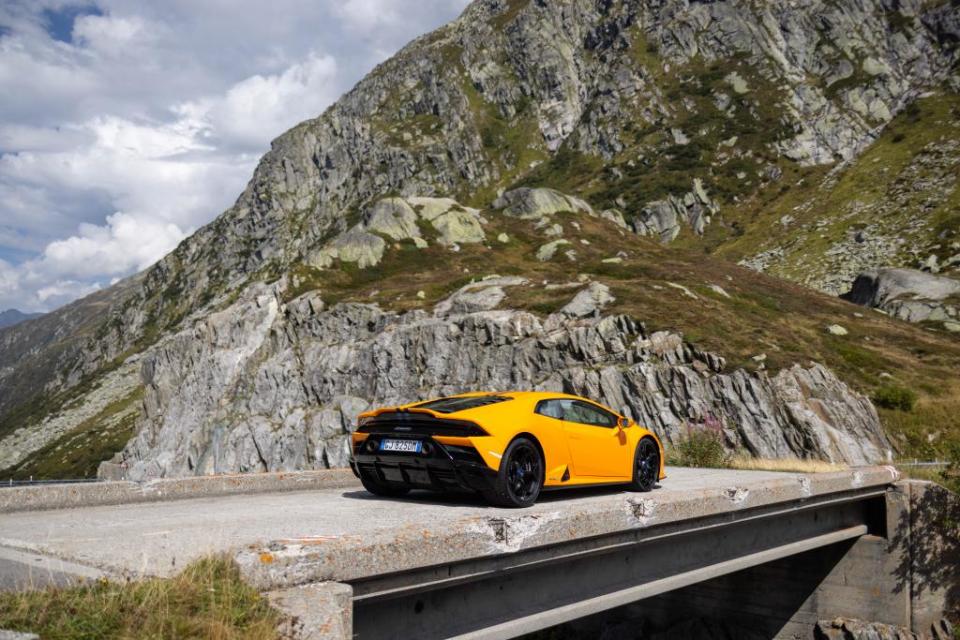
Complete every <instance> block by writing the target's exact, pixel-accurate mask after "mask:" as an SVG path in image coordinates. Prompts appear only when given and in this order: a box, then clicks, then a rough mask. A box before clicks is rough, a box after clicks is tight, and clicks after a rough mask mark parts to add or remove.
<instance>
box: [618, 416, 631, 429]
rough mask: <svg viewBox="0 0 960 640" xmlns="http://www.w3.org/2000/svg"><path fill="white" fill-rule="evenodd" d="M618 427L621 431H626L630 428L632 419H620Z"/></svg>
mask: <svg viewBox="0 0 960 640" xmlns="http://www.w3.org/2000/svg"><path fill="white" fill-rule="evenodd" d="M617 426H618V427H620V428H621V429H626V428H627V427H629V426H630V418H620V419H618V420H617Z"/></svg>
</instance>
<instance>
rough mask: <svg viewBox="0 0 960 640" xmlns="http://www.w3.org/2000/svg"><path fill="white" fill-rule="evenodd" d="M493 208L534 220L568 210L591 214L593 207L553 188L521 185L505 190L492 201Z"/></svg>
mask: <svg viewBox="0 0 960 640" xmlns="http://www.w3.org/2000/svg"><path fill="white" fill-rule="evenodd" d="M493 208H494V209H499V210H501V211H502V212H503V213H504V214H506V215H508V216H512V217H514V218H521V219H524V220H534V219H536V218H542V217H544V216H550V215H553V214H555V213H561V212H564V211H570V212H574V213H581V212H582V213H587V214H590V215H593V208H592V207H591V206H590V205H589V204H587V203H586V202H584V201H583V200H581V199H580V198H576V197H574V196H568V195H565V194H563V193H560V192H559V191H555V190H554V189H531V188H527V187H522V188H520V189H513V190H511V191H507V192H506V193H504V194H503V195H502V196H500V197H499V198H497V199H496V200H495V201H494V202H493Z"/></svg>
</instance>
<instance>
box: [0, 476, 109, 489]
mask: <svg viewBox="0 0 960 640" xmlns="http://www.w3.org/2000/svg"><path fill="white" fill-rule="evenodd" d="M93 482H101V480H100V479H98V478H66V479H61V480H34V479H33V478H31V479H29V480H14V479H13V478H8V479H7V480H0V489H2V488H4V487H8V488H9V487H29V486H32V485H45V484H89V483H93Z"/></svg>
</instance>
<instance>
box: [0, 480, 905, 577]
mask: <svg viewBox="0 0 960 640" xmlns="http://www.w3.org/2000/svg"><path fill="white" fill-rule="evenodd" d="M895 479H896V478H895V472H894V471H893V470H892V469H890V468H887V467H872V468H862V469H855V470H851V471H845V472H838V473H829V474H807V475H803V474H797V473H772V472H758V471H728V470H706V469H683V468H671V469H668V478H667V479H666V480H664V481H663V482H662V483H661V484H662V486H661V487H660V488H658V489H656V490H655V491H653V492H651V493H646V494H639V493H630V492H626V491H624V490H623V489H622V488H605V489H599V488H598V489H591V490H576V491H560V492H554V493H549V494H546V495H544V497H543V498H542V500H541V501H540V502H539V503H538V504H537V505H535V506H534V507H532V508H530V509H524V510H508V509H497V508H492V507H488V506H486V505H485V504H483V503H482V502H481V501H480V500H477V499H472V498H470V497H463V496H458V497H449V498H447V497H437V496H434V495H431V494H427V493H421V494H411V496H410V497H409V498H406V499H402V500H397V499H392V500H387V499H380V498H374V497H372V496H370V495H369V494H367V493H366V492H364V491H363V489H362V488H361V487H360V486H359V484H356V485H351V486H347V487H345V488H335V489H323V490H315V491H291V492H283V493H260V494H253V495H230V496H220V497H204V498H194V499H180V500H172V501H168V502H153V503H140V504H119V505H111V506H94V507H85V508H69V509H57V510H48V511H22V512H14V513H7V514H4V515H3V516H2V517H0V575H7V576H10V575H25V574H29V573H30V572H24V571H23V567H22V566H21V567H19V568H18V569H17V571H14V570H13V567H14V565H16V564H17V563H20V564H21V565H30V566H34V567H37V566H42V567H44V569H42V570H40V571H34V572H33V575H31V576H30V579H31V580H32V581H33V582H34V583H38V584H42V583H43V582H44V576H43V573H44V571H47V572H49V570H50V568H51V565H50V563H49V562H47V563H44V562H42V561H41V560H40V559H42V558H58V559H61V560H64V561H67V563H68V564H67V565H65V566H63V567H59V568H58V570H61V569H62V570H63V571H65V572H67V573H75V574H82V573H83V572H82V571H80V570H77V567H78V566H79V567H88V568H91V569H96V570H100V571H103V572H105V573H106V574H108V575H110V574H112V575H133V576H137V575H158V576H167V575H171V574H174V573H176V572H178V571H180V570H181V569H182V568H183V567H184V566H185V565H186V564H188V563H189V562H190V561H192V560H194V559H196V558H198V557H201V556H203V555H205V554H210V553H216V552H226V553H233V554H235V555H236V557H237V558H238V561H239V562H240V564H241V566H242V567H243V569H244V571H245V573H246V575H247V576H248V578H249V579H250V580H251V581H253V582H254V583H255V584H257V585H258V586H260V587H262V588H264V589H269V588H276V587H284V586H290V585H296V584H303V583H305V582H311V581H317V580H340V581H358V580H361V581H362V580H363V579H364V578H368V577H370V576H375V575H381V574H386V573H392V572H403V571H408V570H411V569H416V568H418V567H425V566H431V565H438V564H443V563H450V562H457V561H461V560H465V559H470V558H475V557H480V556H491V555H494V556H495V555H498V554H510V553H512V552H514V551H517V550H520V549H528V548H531V547H536V546H541V545H549V544H556V543H561V542H569V541H571V540H577V539H578V538H589V537H595V536H602V535H607V534H611V533H614V532H617V531H623V530H630V529H637V528H642V527H646V526H648V525H652V524H656V525H662V524H665V523H670V522H682V521H684V520H687V519H692V518H703V517H706V516H716V515H723V514H725V513H736V512H742V511H744V510H749V509H751V508H756V507H764V506H769V505H777V504H784V505H789V504H794V503H802V502H804V501H809V500H813V499H820V500H823V499H829V498H830V496H832V495H837V496H840V495H842V494H845V493H850V492H863V491H867V490H870V489H871V488H873V489H878V490H879V489H882V488H883V487H884V486H886V485H888V484H889V483H891V482H892V481H893V480H895ZM18 554H20V555H19V556H18ZM71 567H72V568H73V569H72V571H71ZM88 575H90V574H89V573H88ZM61 577H62V576H61ZM61 577H58V578H57V579H58V580H59V579H60V578H61ZM7 586H10V585H7Z"/></svg>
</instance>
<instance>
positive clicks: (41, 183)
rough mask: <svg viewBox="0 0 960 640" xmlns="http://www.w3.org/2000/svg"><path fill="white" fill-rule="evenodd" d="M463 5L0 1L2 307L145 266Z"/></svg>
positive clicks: (38, 303) (453, 1)
mask: <svg viewBox="0 0 960 640" xmlns="http://www.w3.org/2000/svg"><path fill="white" fill-rule="evenodd" d="M466 4H467V0H339V1H338V0H313V1H307V0H273V1H272V2H263V1H262V0H203V1H200V0H164V1H162V2H148V1H146V0H144V1H142V2H132V1H130V0H97V1H96V2H61V1H58V0H5V1H4V2H2V3H0V94H2V95H3V99H2V100H0V310H2V309H5V308H8V307H15V308H19V309H21V310H24V311H48V310H51V309H53V308H55V307H57V306H60V305H62V304H65V303H67V302H69V301H70V300H73V299H75V298H77V297H79V296H82V295H85V294H87V293H90V292H92V291H94V290H96V289H98V288H102V287H104V286H108V285H109V284H110V283H111V282H114V281H116V280H118V279H120V278H122V277H124V276H127V275H129V274H131V273H134V272H136V271H138V270H141V269H143V268H146V267H147V266H149V265H150V264H152V263H153V262H155V261H156V260H158V259H159V258H160V257H162V256H163V255H164V254H165V253H167V252H168V251H170V250H171V249H172V248H173V247H175V246H176V245H177V243H179V242H180V241H181V240H182V239H183V238H184V237H186V236H187V235H189V234H190V233H192V232H193V231H194V230H195V229H197V228H198V227H200V226H201V225H203V224H205V223H206V222H208V221H210V220H212V219H213V218H214V217H216V216H217V215H218V214H219V213H220V212H221V211H223V210H224V209H225V208H227V207H228V206H229V205H230V204H231V203H232V202H233V201H234V200H235V199H236V197H237V195H238V194H239V193H240V192H241V191H242V190H243V187H244V185H245V184H246V182H247V180H248V179H249V177H250V175H251V173H252V171H253V168H254V166H255V165H256V161H257V159H258V158H259V157H260V155H262V153H263V152H264V151H265V150H266V149H267V148H268V147H269V143H270V140H272V139H273V138H275V137H276V136H277V135H279V134H280V133H282V132H283V131H285V130H286V129H288V128H289V127H291V126H293V125H294V124H296V123H297V122H300V121H302V120H304V119H306V118H310V117H314V116H317V115H319V114H320V113H321V112H322V111H323V110H324V109H325V108H326V107H327V106H328V105H329V104H331V103H332V102H333V101H335V100H336V99H337V98H338V97H339V96H340V95H341V94H343V93H344V92H345V91H346V90H348V89H349V88H350V87H351V86H353V84H355V83H356V82H357V81H358V80H359V79H360V78H361V77H363V75H364V74H365V73H367V72H368V71H369V70H370V69H372V68H373V66H374V65H375V64H377V63H378V62H380V61H382V60H384V59H385V58H387V57H389V56H390V55H392V54H393V53H394V52H395V51H396V50H397V49H399V48H400V47H401V46H403V45H404V44H406V43H407V42H408V41H409V40H411V39H413V38H414V37H416V36H417V35H420V34H421V33H425V32H427V31H430V30H431V29H433V28H435V27H437V26H440V25H441V24H444V23H446V22H448V21H450V20H452V19H453V18H455V17H456V16H457V15H459V13H460V12H461V11H462V10H463V8H464V7H465V6H466Z"/></svg>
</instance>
